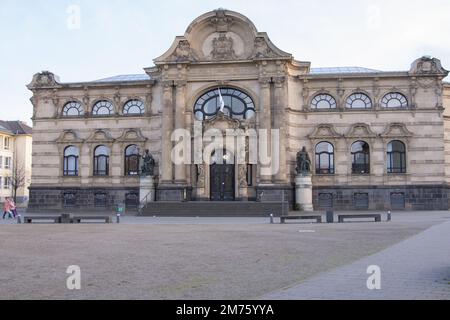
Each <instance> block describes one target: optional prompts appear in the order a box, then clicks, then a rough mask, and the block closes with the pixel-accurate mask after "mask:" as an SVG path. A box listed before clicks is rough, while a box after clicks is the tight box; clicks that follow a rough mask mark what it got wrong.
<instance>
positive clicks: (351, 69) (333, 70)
mask: <svg viewBox="0 0 450 320" xmlns="http://www.w3.org/2000/svg"><path fill="white" fill-rule="evenodd" d="M377 72H382V71H380V70H374V69H368V68H362V67H340V68H311V72H310V74H337V73H377Z"/></svg>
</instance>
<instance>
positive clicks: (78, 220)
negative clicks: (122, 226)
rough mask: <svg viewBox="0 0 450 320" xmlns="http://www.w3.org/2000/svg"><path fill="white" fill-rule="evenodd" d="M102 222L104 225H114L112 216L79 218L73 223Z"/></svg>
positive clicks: (74, 219)
mask: <svg viewBox="0 0 450 320" xmlns="http://www.w3.org/2000/svg"><path fill="white" fill-rule="evenodd" d="M86 220H89V221H102V223H112V218H111V216H79V217H73V218H72V221H73V223H82V221H86Z"/></svg>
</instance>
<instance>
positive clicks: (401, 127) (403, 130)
mask: <svg viewBox="0 0 450 320" xmlns="http://www.w3.org/2000/svg"><path fill="white" fill-rule="evenodd" d="M412 136H413V133H412V132H411V131H409V130H408V128H407V127H406V125H405V124H403V123H391V124H389V125H388V126H387V127H386V130H384V132H383V133H382V134H381V137H383V138H405V137H412Z"/></svg>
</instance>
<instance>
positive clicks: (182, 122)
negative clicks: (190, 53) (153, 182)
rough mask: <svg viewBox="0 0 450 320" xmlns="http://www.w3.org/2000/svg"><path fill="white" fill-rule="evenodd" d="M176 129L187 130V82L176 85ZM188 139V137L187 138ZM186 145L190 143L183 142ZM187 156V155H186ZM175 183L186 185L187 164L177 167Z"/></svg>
mask: <svg viewBox="0 0 450 320" xmlns="http://www.w3.org/2000/svg"><path fill="white" fill-rule="evenodd" d="M175 129H186V82H185V81H179V82H177V83H176V107H175ZM185 138H187V137H185ZM183 142H184V143H185V144H187V143H188V141H183ZM184 156H185V155H184ZM175 182H176V183H181V184H186V164H180V165H176V166H175Z"/></svg>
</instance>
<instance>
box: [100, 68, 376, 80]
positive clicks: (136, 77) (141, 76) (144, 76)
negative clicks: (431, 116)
mask: <svg viewBox="0 0 450 320" xmlns="http://www.w3.org/2000/svg"><path fill="white" fill-rule="evenodd" d="M378 72H382V71H380V70H374V69H368V68H362V67H332V68H311V72H310V74H345V73H378ZM150 79H151V78H150V76H149V75H147V74H125V75H119V76H114V77H109V78H105V79H100V80H95V81H93V82H95V83H107V82H128V81H146V80H150Z"/></svg>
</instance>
